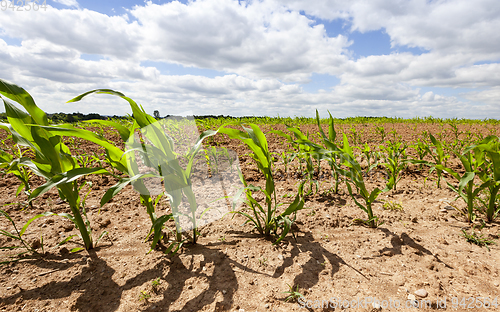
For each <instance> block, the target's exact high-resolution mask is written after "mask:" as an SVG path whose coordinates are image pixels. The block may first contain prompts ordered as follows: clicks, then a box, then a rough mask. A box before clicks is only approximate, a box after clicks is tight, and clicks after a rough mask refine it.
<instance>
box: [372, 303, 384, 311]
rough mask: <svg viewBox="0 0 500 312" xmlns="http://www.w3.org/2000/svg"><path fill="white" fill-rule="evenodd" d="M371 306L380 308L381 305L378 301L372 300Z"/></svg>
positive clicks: (376, 308)
mask: <svg viewBox="0 0 500 312" xmlns="http://www.w3.org/2000/svg"><path fill="white" fill-rule="evenodd" d="M372 307H373V308H374V309H375V310H382V307H381V306H380V303H378V302H372Z"/></svg>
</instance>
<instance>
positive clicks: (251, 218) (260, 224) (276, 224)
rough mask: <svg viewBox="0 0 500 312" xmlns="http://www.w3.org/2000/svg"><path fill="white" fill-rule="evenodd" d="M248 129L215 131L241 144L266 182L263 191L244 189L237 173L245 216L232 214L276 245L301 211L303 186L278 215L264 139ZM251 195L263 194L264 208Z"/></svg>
mask: <svg viewBox="0 0 500 312" xmlns="http://www.w3.org/2000/svg"><path fill="white" fill-rule="evenodd" d="M249 126H250V128H247V127H245V126H243V129H244V131H241V130H237V129H231V128H224V127H221V128H219V130H218V131H219V132H220V133H224V134H227V135H228V136H229V137H230V138H233V139H239V140H241V141H242V142H243V143H245V144H246V145H247V146H248V147H249V148H250V150H252V152H253V155H252V158H253V159H254V160H255V162H256V163H257V167H258V168H259V170H260V172H261V173H262V174H263V175H264V178H265V180H266V186H265V188H261V187H256V186H253V185H248V184H247V182H246V181H245V179H244V177H243V175H242V174H241V172H240V179H241V182H242V183H243V185H244V188H242V189H241V190H240V192H243V191H245V192H246V199H247V200H246V201H245V203H246V204H247V205H248V206H249V212H248V213H247V211H244V210H242V211H234V213H238V214H241V215H243V216H244V217H246V218H247V221H246V222H245V223H249V222H250V223H253V225H254V226H255V228H256V229H257V231H258V232H259V233H260V234H262V235H265V236H269V235H270V234H271V233H273V234H274V235H275V236H276V237H277V240H276V241H275V242H274V243H273V244H278V243H279V242H280V241H281V240H282V239H283V238H285V236H286V235H287V234H288V232H289V231H290V230H291V227H292V224H293V222H294V221H295V218H296V215H297V211H299V210H301V209H303V208H304V199H303V197H302V196H301V191H302V190H301V188H302V187H303V183H302V184H301V185H300V186H299V192H298V194H297V195H296V196H295V200H294V201H293V202H292V203H290V204H289V205H288V207H287V208H286V209H285V210H284V211H283V212H282V213H278V208H279V207H280V206H282V205H283V204H284V203H278V201H277V195H276V188H275V185H274V178H273V168H272V164H273V163H272V160H271V154H270V152H269V149H268V144H267V139H266V136H265V135H264V133H263V132H262V131H261V130H260V128H259V127H258V126H257V125H255V124H250V125H249ZM252 192H261V193H263V194H264V196H265V205H264V206H263V205H261V204H260V203H259V202H258V201H257V200H256V199H255V198H254V197H253V195H252ZM292 216H293V217H292ZM279 229H280V230H281V233H280V234H278V230H279Z"/></svg>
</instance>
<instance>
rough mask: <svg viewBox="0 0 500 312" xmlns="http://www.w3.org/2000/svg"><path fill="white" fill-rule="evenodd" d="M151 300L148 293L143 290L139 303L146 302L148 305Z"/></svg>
mask: <svg viewBox="0 0 500 312" xmlns="http://www.w3.org/2000/svg"><path fill="white" fill-rule="evenodd" d="M149 299H151V295H150V294H149V293H148V292H147V291H145V290H141V293H140V294H139V301H142V300H144V301H145V302H146V303H147V302H148V300H149Z"/></svg>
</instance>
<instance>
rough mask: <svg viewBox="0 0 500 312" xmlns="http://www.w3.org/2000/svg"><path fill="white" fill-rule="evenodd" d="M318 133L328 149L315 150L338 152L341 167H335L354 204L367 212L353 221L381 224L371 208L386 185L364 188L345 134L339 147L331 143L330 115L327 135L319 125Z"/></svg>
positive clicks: (375, 225) (358, 167)
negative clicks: (358, 196) (344, 179)
mask: <svg viewBox="0 0 500 312" xmlns="http://www.w3.org/2000/svg"><path fill="white" fill-rule="evenodd" d="M316 119H317V123H318V125H320V124H319V115H318V112H316ZM320 133H321V135H322V137H323V142H324V143H325V145H326V148H327V149H328V150H324V149H322V148H321V147H317V151H318V152H320V153H323V154H331V153H338V154H339V155H340V164H341V166H343V168H347V169H343V168H341V167H340V166H338V167H337V171H338V172H339V173H340V174H341V175H342V176H344V177H345V178H347V179H346V184H347V189H348V191H349V194H350V195H351V197H352V199H353V200H354V202H355V203H356V205H357V206H358V207H359V208H361V209H362V210H363V211H364V212H366V213H367V215H368V219H366V220H362V219H356V220H354V221H358V222H362V223H364V224H367V225H368V226H370V227H377V226H379V225H381V224H382V223H379V222H378V217H377V216H374V215H373V210H372V204H373V202H374V201H375V200H376V199H377V197H378V195H380V193H382V192H384V191H387V190H388V187H386V188H385V189H384V190H380V189H379V188H375V189H374V190H372V191H371V192H369V191H368V190H367V189H366V185H365V182H364V179H363V171H362V169H361V166H360V164H359V163H358V162H357V161H356V159H355V158H354V154H353V151H352V148H351V147H350V146H349V141H348V140H347V136H346V134H345V133H344V135H343V146H342V148H339V147H337V146H336V145H335V143H333V140H332V139H334V138H335V130H334V125H333V118H332V117H331V115H330V125H329V135H328V137H327V136H326V135H325V133H324V132H323V130H322V129H321V127H320ZM308 144H309V145H311V146H315V144H314V143H312V142H309V143H308ZM351 183H352V184H354V185H355V186H356V188H357V189H358V193H359V195H360V196H361V197H362V198H363V200H364V202H365V203H364V205H363V204H362V203H360V202H359V201H358V200H357V199H356V197H355V196H354V194H353V192H352V187H351Z"/></svg>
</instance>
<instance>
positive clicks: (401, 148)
mask: <svg viewBox="0 0 500 312" xmlns="http://www.w3.org/2000/svg"><path fill="white" fill-rule="evenodd" d="M406 148H407V145H406V143H401V142H396V143H392V142H390V141H387V146H386V147H385V152H386V157H385V163H382V165H383V166H385V167H386V168H387V174H388V176H389V180H388V181H387V187H388V188H389V189H394V190H396V186H397V183H398V182H399V180H401V177H400V174H401V172H402V171H403V170H404V169H405V168H406V167H407V166H408V161H407V156H406Z"/></svg>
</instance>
